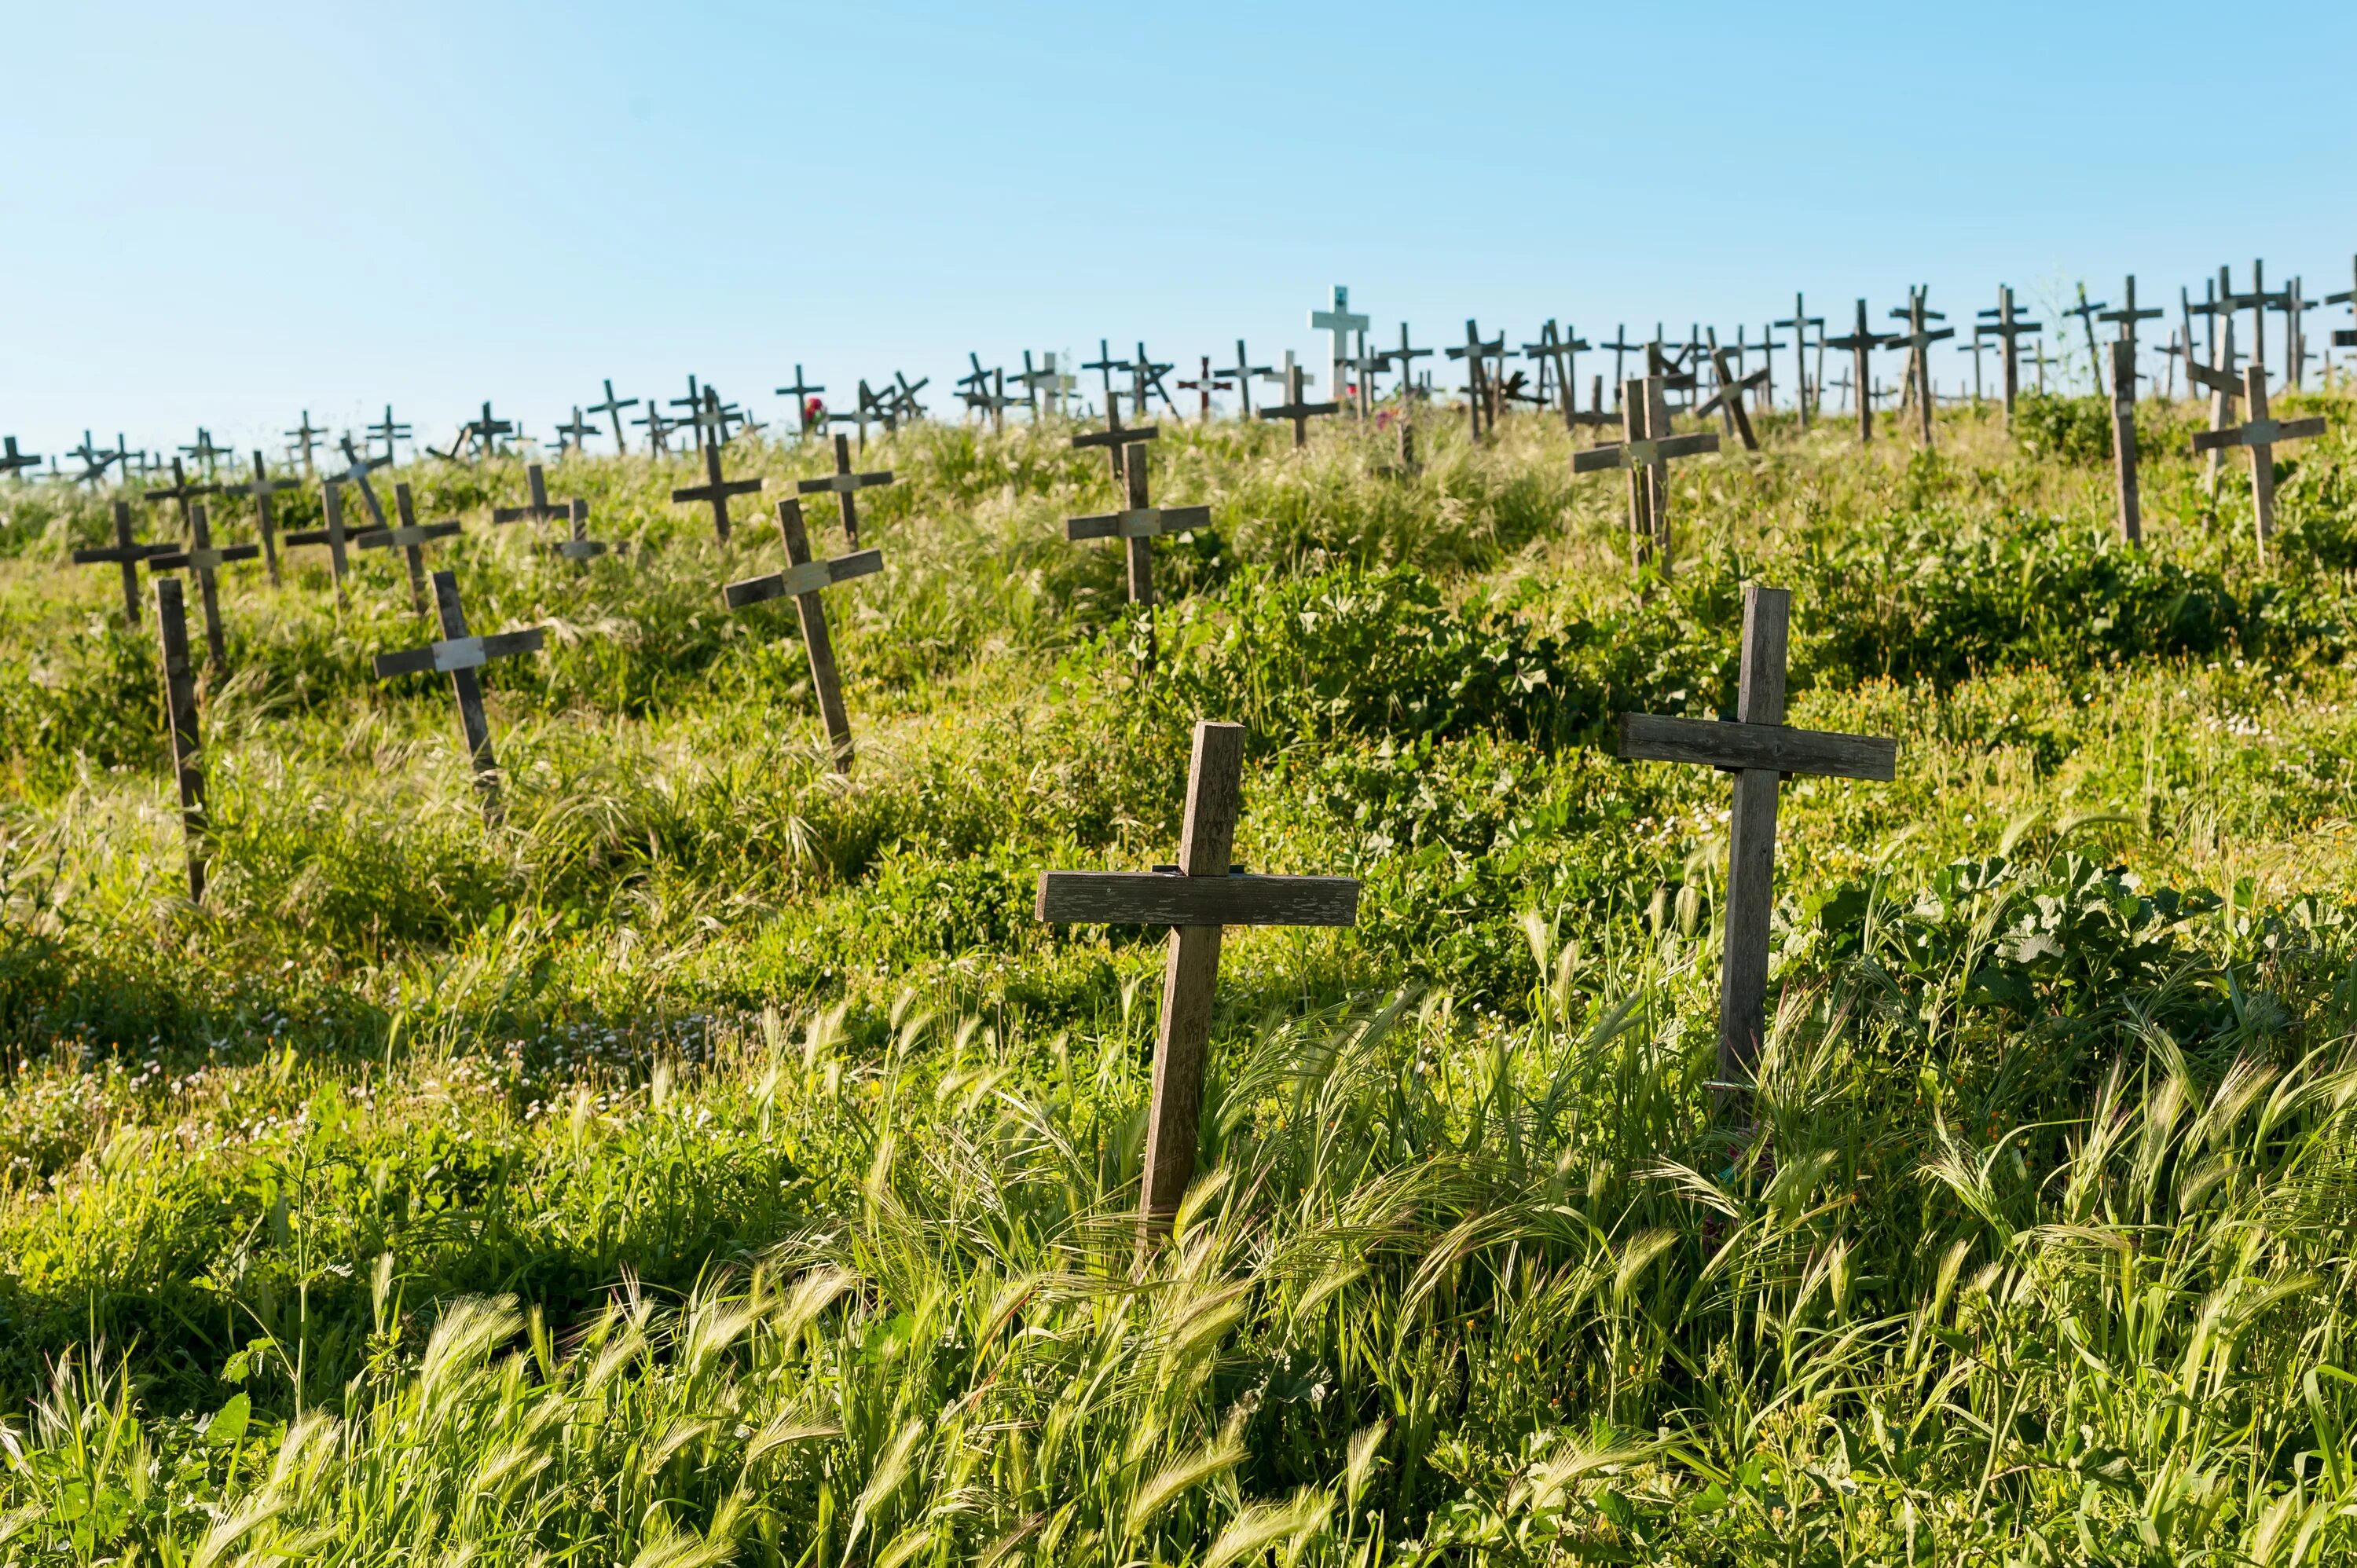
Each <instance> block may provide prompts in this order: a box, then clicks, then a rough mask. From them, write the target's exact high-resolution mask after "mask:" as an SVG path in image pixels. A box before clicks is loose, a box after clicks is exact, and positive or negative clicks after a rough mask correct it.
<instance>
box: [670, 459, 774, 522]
mask: <svg viewBox="0 0 2357 1568" xmlns="http://www.w3.org/2000/svg"><path fill="white" fill-rule="evenodd" d="M702 446H703V447H704V483H702V484H700V485H687V486H683V487H682V488H681V489H675V490H673V491H672V493H671V499H672V500H673V503H674V504H677V505H684V504H686V503H688V502H691V501H703V502H705V503H706V504H707V505H709V506H710V507H711V508H712V532H713V535H714V537H715V538H716V539H718V540H719V542H721V543H723V544H726V543H727V542H728V498H729V497H730V496H749V495H753V494H755V493H757V492H759V489H761V487H762V486H763V485H764V484H766V483H767V482H768V481H767V480H764V479H761V478H750V479H729V478H722V477H721V473H720V442H719V439H718V437H717V436H715V437H714V438H713V439H711V440H708V441H705V442H704V443H702Z"/></svg>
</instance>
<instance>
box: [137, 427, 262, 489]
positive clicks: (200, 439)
mask: <svg viewBox="0 0 2357 1568" xmlns="http://www.w3.org/2000/svg"><path fill="white" fill-rule="evenodd" d="M180 455H181V456H184V457H187V458H188V459H189V460H190V461H192V462H198V463H202V464H203V465H204V466H205V473H206V474H207V476H208V477H210V475H211V473H212V472H213V469H214V467H216V466H217V465H218V464H219V463H220V462H221V459H222V458H223V457H227V456H232V455H233V454H232V452H231V448H229V447H227V446H215V445H214V444H213V433H212V432H211V431H210V430H207V429H206V428H205V427H204V426H203V425H201V424H199V425H198V426H197V439H196V442H195V444H194V445H193V446H183V447H181V448H180ZM115 456H122V454H121V453H119V452H118V453H116V454H115Z"/></svg>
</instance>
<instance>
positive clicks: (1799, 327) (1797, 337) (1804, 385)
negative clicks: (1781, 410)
mask: <svg viewBox="0 0 2357 1568" xmlns="http://www.w3.org/2000/svg"><path fill="white" fill-rule="evenodd" d="M1769 325H1770V326H1771V327H1784V328H1791V329H1792V385H1793V387H1794V388H1795V389H1796V390H1795V392H1794V393H1793V396H1794V397H1795V398H1797V399H1798V400H1799V403H1800V409H1801V428H1802V429H1803V430H1806V429H1807V428H1808V427H1809V404H1810V403H1811V402H1812V401H1813V399H1812V398H1811V396H1810V386H1809V328H1812V327H1813V328H1816V329H1817V340H1818V342H1820V343H1823V342H1824V336H1825V318H1824V317H1822V316H1812V315H1810V314H1809V312H1808V307H1807V306H1805V305H1803V303H1802V300H1801V296H1800V295H1798V294H1795V295H1792V316H1791V317H1790V318H1789V319H1787V320H1783V321H1774V322H1770V323H1769ZM1820 352H1822V350H1820Z"/></svg>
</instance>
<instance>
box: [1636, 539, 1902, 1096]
mask: <svg viewBox="0 0 2357 1568" xmlns="http://www.w3.org/2000/svg"><path fill="white" fill-rule="evenodd" d="M1791 610H1792V594H1791V593H1790V591H1789V590H1786V589H1783V588H1770V587H1762V586H1761V585H1759V584H1756V583H1747V584H1746V585H1744V588H1743V653H1742V665H1741V674H1740V677H1739V680H1738V695H1737V698H1736V711H1735V721H1734V722H1733V723H1731V724H1728V723H1723V722H1717V721H1713V720H1709V719H1683V718H1663V717H1659V716H1656V715H1654V714H1621V715H1620V756H1621V757H1622V759H1623V760H1626V761H1632V762H1690V763H1698V764H1700V765H1701V766H1703V767H1706V768H1719V769H1721V770H1723V771H1726V772H1729V773H1733V774H1734V775H1735V800H1734V809H1733V811H1732V812H1731V814H1730V815H1729V817H1728V820H1727V898H1726V916H1725V937H1724V940H1723V941H1722V943H1721V947H1720V958H1719V1001H1718V1078H1717V1082H1716V1083H1715V1084H1714V1085H1713V1087H1714V1088H1716V1089H1717V1090H1719V1091H1720V1093H1721V1094H1722V1095H1727V1094H1737V1093H1741V1092H1743V1091H1745V1090H1749V1088H1750V1087H1751V1079H1752V1077H1753V1073H1754V1070H1755V1069H1757V1067H1758V1065H1759V1061H1760V1045H1761V1040H1762V1036H1763V1035H1764V1034H1765V1032H1766V1025H1767V1001H1768V957H1769V933H1770V921H1771V919H1772V918H1773V916H1774V913H1775V906H1776V797H1777V789H1778V785H1779V783H1780V781H1781V779H1783V778H1785V777H1786V776H1787V775H1790V774H1794V773H1806V774H1813V775H1818V776H1821V777H1827V778H1834V779H1876V780H1880V781H1885V782H1887V781H1889V779H1894V778H1896V777H1897V776H1898V761H1899V743H1898V742H1897V741H1895V740H1889V739H1885V738H1883V737H1880V736H1856V735H1838V734H1832V733H1828V732H1824V731H1819V730H1802V729H1792V728H1789V727H1787V726H1786V725H1785V723H1784V650H1785V639H1786V631H1787V621H1788V618H1789V617H1790V615H1791Z"/></svg>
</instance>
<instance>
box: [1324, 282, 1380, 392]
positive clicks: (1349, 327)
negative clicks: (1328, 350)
mask: <svg viewBox="0 0 2357 1568" xmlns="http://www.w3.org/2000/svg"><path fill="white" fill-rule="evenodd" d="M1367 325H1368V323H1367V318H1366V317H1363V316H1359V315H1356V314H1354V313H1353V312H1352V311H1351V291H1350V290H1349V289H1347V288H1344V287H1343V286H1342V285H1340V284H1336V285H1334V308H1333V309H1331V310H1313V311H1311V312H1310V313H1309V326H1310V328H1311V329H1312V330H1313V331H1318V332H1331V333H1332V334H1333V335H1334V351H1333V352H1332V354H1330V355H1329V357H1328V359H1327V373H1328V375H1329V377H1331V378H1332V379H1330V380H1329V381H1327V383H1326V384H1327V385H1328V386H1329V387H1333V388H1337V389H1339V388H1340V386H1341V384H1342V362H1343V361H1344V360H1347V359H1349V358H1350V356H1351V333H1353V332H1364V331H1365V330H1366V329H1367Z"/></svg>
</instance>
